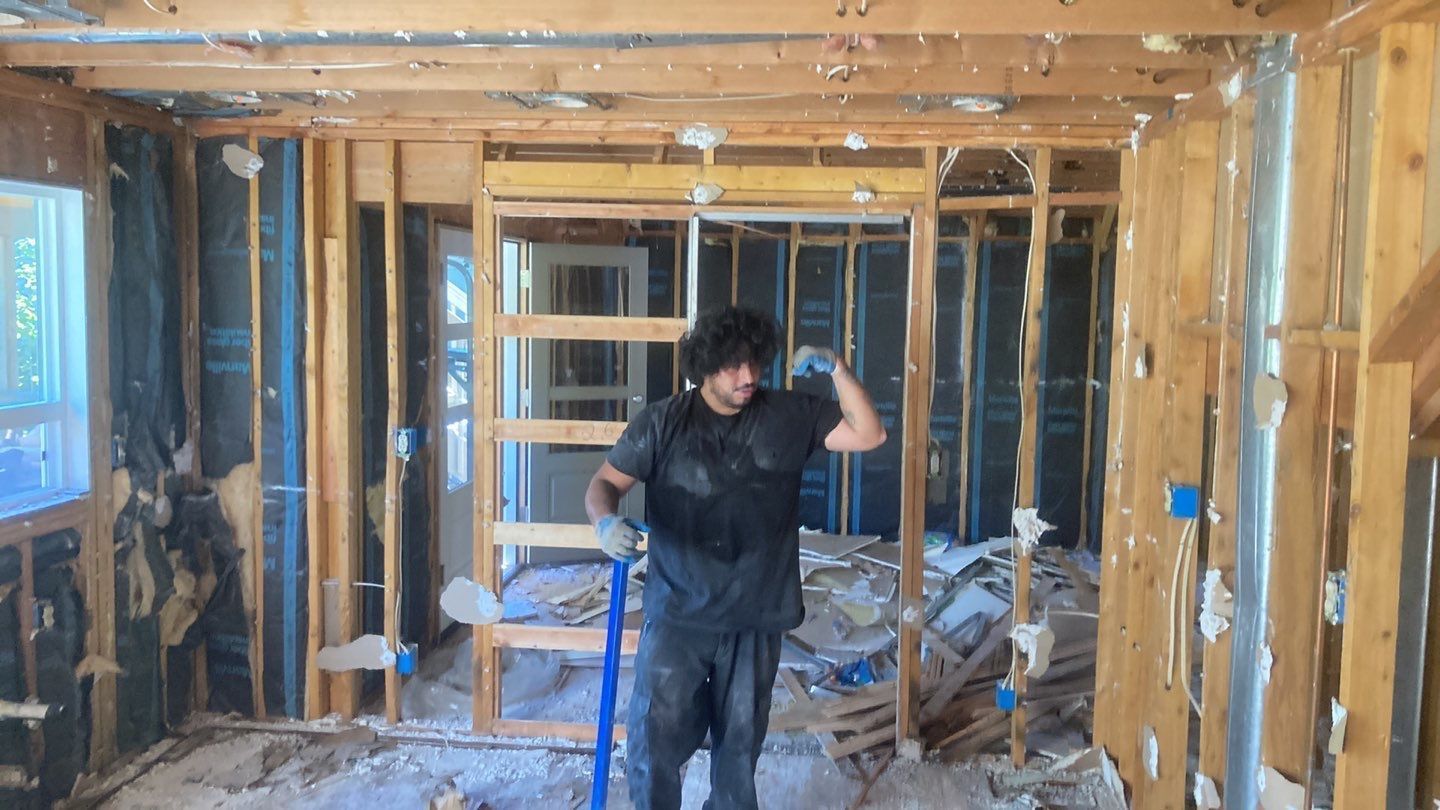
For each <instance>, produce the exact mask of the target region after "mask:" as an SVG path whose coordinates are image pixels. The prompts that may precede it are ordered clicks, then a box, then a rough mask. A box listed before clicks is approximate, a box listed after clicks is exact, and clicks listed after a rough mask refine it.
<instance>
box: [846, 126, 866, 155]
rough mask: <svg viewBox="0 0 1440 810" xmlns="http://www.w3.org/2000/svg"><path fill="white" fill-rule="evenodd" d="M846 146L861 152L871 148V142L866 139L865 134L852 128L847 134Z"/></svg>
mask: <svg viewBox="0 0 1440 810" xmlns="http://www.w3.org/2000/svg"><path fill="white" fill-rule="evenodd" d="M845 148H846V149H850V150H852V151H855V152H859V151H860V150H862V149H869V148H870V144H869V142H867V141H866V140H865V136H864V135H861V134H860V133H858V132H856V131H855V130H853V129H852V130H850V132H849V133H847V134H846V135H845Z"/></svg>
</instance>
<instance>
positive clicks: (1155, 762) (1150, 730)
mask: <svg viewBox="0 0 1440 810" xmlns="http://www.w3.org/2000/svg"><path fill="white" fill-rule="evenodd" d="M1144 740H1145V775H1146V776H1149V777H1150V781H1151V782H1155V781H1157V780H1159V779H1160V740H1158V739H1156V737H1155V727H1154V726H1146V727H1145V732H1144Z"/></svg>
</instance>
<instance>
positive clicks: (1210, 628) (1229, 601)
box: [1200, 568, 1235, 644]
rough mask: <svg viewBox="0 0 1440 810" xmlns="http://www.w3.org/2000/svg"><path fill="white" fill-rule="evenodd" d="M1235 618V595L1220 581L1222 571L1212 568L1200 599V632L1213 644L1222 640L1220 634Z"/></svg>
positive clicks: (1206, 576) (1206, 575) (1207, 572)
mask: <svg viewBox="0 0 1440 810" xmlns="http://www.w3.org/2000/svg"><path fill="white" fill-rule="evenodd" d="M1234 616H1235V604H1234V594H1232V593H1230V589H1229V588H1227V587H1225V583H1224V582H1222V581H1221V580H1220V571H1219V569H1217V568H1211V569H1210V570H1208V571H1206V572H1205V584H1204V586H1203V587H1202V590H1201V597H1200V632H1201V633H1202V634H1203V635H1204V636H1205V639H1206V640H1207V641H1209V642H1210V643H1211V644H1214V643H1215V642H1216V641H1219V640H1220V634H1221V633H1223V632H1225V631H1226V630H1227V629H1229V627H1230V619H1231V618H1233V617H1234Z"/></svg>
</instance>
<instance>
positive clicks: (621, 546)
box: [595, 515, 650, 563]
mask: <svg viewBox="0 0 1440 810" xmlns="http://www.w3.org/2000/svg"><path fill="white" fill-rule="evenodd" d="M648 531H650V527H649V526H646V525H645V524H644V523H641V522H640V521H638V520H633V519H631V518H627V517H621V516H619V515H606V516H605V517H603V518H600V522H599V523H596V524H595V536H596V537H598V538H600V550H601V551H603V552H605V553H606V554H608V555H609V556H610V557H611V558H613V559H615V560H618V561H619V562H624V563H633V562H636V561H638V560H639V559H640V558H641V557H643V556H644V555H643V554H641V553H640V551H639V547H640V541H641V540H642V539H643V538H642V537H641V536H640V533H641V532H648Z"/></svg>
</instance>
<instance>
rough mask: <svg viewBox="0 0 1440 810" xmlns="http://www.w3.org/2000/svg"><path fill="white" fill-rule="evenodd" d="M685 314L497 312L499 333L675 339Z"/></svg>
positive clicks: (680, 332) (567, 337) (682, 329)
mask: <svg viewBox="0 0 1440 810" xmlns="http://www.w3.org/2000/svg"><path fill="white" fill-rule="evenodd" d="M685 328H686V322H685V319H684V318H636V317H628V316H620V317H614V316H608V315H503V314H502V315H496V316H495V336H496V337H523V338H551V339H555V340H638V341H648V342H651V343H673V342H675V341H677V340H679V339H680V336H681V335H683V334H685Z"/></svg>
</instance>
